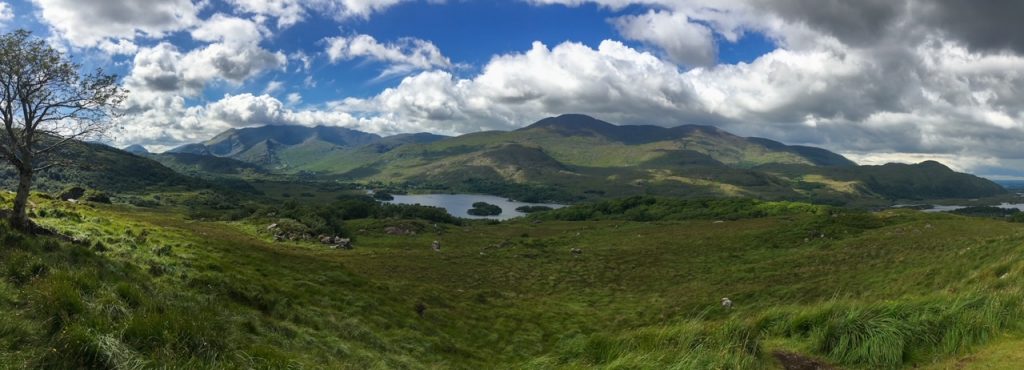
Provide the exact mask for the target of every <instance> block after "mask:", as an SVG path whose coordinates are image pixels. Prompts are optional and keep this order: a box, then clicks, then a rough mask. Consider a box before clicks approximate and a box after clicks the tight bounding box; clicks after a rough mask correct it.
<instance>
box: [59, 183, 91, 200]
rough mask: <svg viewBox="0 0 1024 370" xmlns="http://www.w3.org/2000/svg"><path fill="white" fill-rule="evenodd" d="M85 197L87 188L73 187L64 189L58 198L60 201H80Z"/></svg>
mask: <svg viewBox="0 0 1024 370" xmlns="http://www.w3.org/2000/svg"><path fill="white" fill-rule="evenodd" d="M84 195H85V188H82V187H80V186H72V187H70V188H67V189H64V191H62V192H61V193H60V195H58V196H57V197H58V198H60V200H71V199H80V198H82V196H84Z"/></svg>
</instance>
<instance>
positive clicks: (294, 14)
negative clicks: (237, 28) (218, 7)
mask: <svg viewBox="0 0 1024 370" xmlns="http://www.w3.org/2000/svg"><path fill="white" fill-rule="evenodd" d="M228 1H229V2H230V3H231V4H233V5H235V6H236V7H238V10H240V11H242V12H246V13H253V14H259V15H265V16H271V17H274V18H277V27H278V28H287V27H291V26H293V25H295V24H296V23H299V22H300V21H302V20H303V19H304V18H305V17H306V9H305V8H304V7H303V6H302V3H301V2H300V1H299V0H228Z"/></svg>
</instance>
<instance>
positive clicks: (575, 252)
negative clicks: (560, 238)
mask: <svg viewBox="0 0 1024 370" xmlns="http://www.w3.org/2000/svg"><path fill="white" fill-rule="evenodd" d="M569 253H572V256H573V257H579V256H582V255H583V250H582V249H579V248H573V249H570V250H569Z"/></svg>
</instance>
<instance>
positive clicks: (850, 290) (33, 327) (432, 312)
mask: <svg viewBox="0 0 1024 370" xmlns="http://www.w3.org/2000/svg"><path fill="white" fill-rule="evenodd" d="M33 200H34V202H35V204H36V205H37V208H36V210H35V211H34V212H35V214H36V215H37V218H36V219H37V221H38V222H40V223H41V224H44V225H47V226H49V227H51V228H53V229H56V230H59V231H60V232H61V233H63V234H65V235H67V236H68V239H74V240H80V241H82V242H79V243H70V242H66V241H63V240H62V239H58V238H55V237H33V236H25V235H21V234H19V233H16V232H13V231H11V230H8V229H6V228H2V227H0V244H2V247H0V257H2V258H0V272H2V273H3V275H2V276H0V315H2V316H3V317H4V318H5V320H3V321H0V334H2V335H0V363H3V364H7V365H11V366H13V367H15V368H39V367H47V368H80V367H86V368H149V367H171V368H331V369H334V368H465V369H470V368H755V369H756V368H766V369H775V368H781V367H780V366H781V365H780V362H779V358H783V359H784V360H786V361H796V360H799V361H818V362H821V363H828V364H834V365H841V366H843V367H848V368H910V367H915V366H942V365H944V364H956V365H957V366H960V365H961V364H962V365H964V366H967V367H968V368H969V367H970V365H971V362H970V361H968V362H962V361H961V360H962V359H963V358H965V357H967V356H969V355H971V354H972V353H977V354H978V355H977V356H1001V355H1000V354H1006V355H1007V356H1011V355H1016V353H1017V352H1018V350H1017V348H1019V347H1013V346H1009V347H1007V344H1006V343H1008V341H1009V343H1013V340H1014V339H1013V337H1012V336H1005V335H1014V334H1015V333H1016V334H1019V333H1020V331H1019V330H1020V329H1021V327H1020V323H1021V322H1022V321H1021V320H1022V318H1024V311H1022V310H1024V309H1022V308H1021V307H1024V306H1022V303H1024V292H1022V291H1021V288H1020V287H1021V284H1022V283H1024V260H1022V257H1020V256H1022V255H1024V254H1022V252H1024V250H1022V249H1021V248H1022V247H1021V246H1022V245H1024V225H1021V224H1014V223H1008V222H1002V221H995V220H990V219H981V218H967V217H961V216H955V215H943V214H923V213H918V212H914V211H887V212H881V213H859V212H851V211H845V210H839V209H832V208H829V207H823V206H810V205H801V204H790V203H764V202H757V201H749V200H718V201H711V203H699V202H697V203H694V202H696V201H673V200H660V199H647V198H639V199H636V200H632V201H630V200H622V201H609V202H606V203H597V204H593V205H586V206H580V207H574V208H571V209H567V210H562V211H556V212H553V213H549V214H544V213H540V214H537V215H536V216H533V218H531V219H521V220H515V221H510V222H505V223H500V224H490V223H486V222H479V223H464V224H462V225H455V224H446V223H436V224H435V223H434V222H425V221H420V220H415V219H403V218H381V219H349V220H347V221H345V225H344V226H345V229H346V230H349V231H350V232H351V236H352V237H353V238H354V244H355V249H354V250H334V249H329V248H326V247H325V246H323V245H320V244H319V243H318V242H314V241H308V242H303V241H284V242H275V241H274V238H273V237H272V235H271V234H269V233H268V232H267V231H266V230H267V223H268V222H269V221H268V220H267V219H265V218H253V219H251V220H250V221H245V220H243V221H233V222H209V221H198V220H188V219H185V218H184V217H183V216H182V214H181V213H179V212H178V211H176V210H175V209H173V208H155V209H153V208H149V209H143V208H135V207H130V206H123V205H113V206H110V205H97V204H89V203H85V204H70V203H63V202H53V201H49V200H46V199H43V198H35V199H33ZM267 206H268V207H270V208H273V207H283V206H279V205H267ZM580 210H585V211H588V212H580ZM280 212H284V210H283V209H282V210H279V211H277V212H276V213H277V214H281V213H280ZM695 212H696V213H695ZM566 214H574V215H575V216H572V217H568V216H565V215H566ZM278 217H280V216H278ZM569 219H578V220H581V221H566V220H569ZM651 220H657V221H651ZM389 227H392V228H394V227H399V228H402V229H406V230H415V231H417V232H416V233H415V234H412V235H408V234H406V235H395V234H391V233H388V232H386V230H387V228H389ZM434 240H438V241H440V243H441V245H442V248H441V251H440V252H435V251H432V250H431V247H430V245H431V243H432V241H434ZM572 248H578V249H580V250H581V252H582V253H581V254H579V255H574V254H573V253H570V249H572ZM723 296H726V297H729V298H730V299H732V300H733V301H734V302H735V306H734V308H733V309H732V310H726V309H723V308H721V307H720V306H719V305H718V302H719V299H720V298H722V297H723ZM975 351H979V352H975ZM993 354H995V355H993ZM979 358H980V359H982V360H984V359H985V358H986V357H979ZM794 359H795V360H794ZM982 360H979V361H982ZM996 360H997V359H993V361H991V362H989V363H997V361H996Z"/></svg>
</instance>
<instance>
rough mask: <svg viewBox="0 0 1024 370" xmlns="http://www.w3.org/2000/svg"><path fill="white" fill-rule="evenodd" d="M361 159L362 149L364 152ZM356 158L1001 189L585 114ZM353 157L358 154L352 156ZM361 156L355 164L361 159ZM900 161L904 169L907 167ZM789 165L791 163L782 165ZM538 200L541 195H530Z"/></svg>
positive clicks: (517, 181)
mask: <svg viewBox="0 0 1024 370" xmlns="http://www.w3.org/2000/svg"><path fill="white" fill-rule="evenodd" d="M356 158H358V159H356ZM356 158H352V159H350V160H349V161H347V162H345V165H344V166H339V167H337V168H335V169H333V170H336V172H335V171H332V168H331V167H330V166H329V165H328V164H329V162H326V161H325V162H321V163H320V164H319V165H318V167H317V168H316V170H318V171H323V172H327V173H332V172H334V173H339V172H340V173H342V174H343V177H344V178H348V179H352V180H362V181H378V182H407V183H412V184H418V186H428V187H430V186H432V187H435V188H437V189H442V190H453V191H476V192H491V193H497V194H500V195H506V196H513V197H522V194H523V193H530V191H529V190H526V189H528V188H530V187H535V188H557V189H560V191H558V192H556V193H557V194H553V193H551V192H549V191H539V192H534V193H535V194H546V195H554V196H556V197H557V198H556V200H572V199H579V198H584V197H592V196H593V195H599V196H609V195H615V196H617V195H633V194H659V195H672V196H687V197H701V196H723V195H724V196H755V197H764V198H771V199H811V200H819V201H828V202H839V203H845V202H849V201H854V200H858V199H864V198H869V199H878V200H884V199H918V198H974V197H983V196H992V195H998V194H1003V193H1004V192H1005V190H1004V189H1002V188H1001V187H999V186H998V185H996V184H994V183H992V182H991V181H988V180H985V179H981V178H978V177H975V176H971V175H968V174H960V173H956V172H953V171H951V170H949V169H948V168H946V167H945V166H941V165H938V166H934V165H914V166H901V165H890V166H882V167H880V168H878V167H873V166H857V165H856V164H855V163H854V162H852V161H850V160H848V159H846V158H845V157H843V156H841V155H839V154H835V153H832V152H830V151H827V150H824V149H820V148H813V147H805V146H790V145H785V144H782V143H779V142H776V141H772V140H768V139H762V138H744V137H739V136H736V135H732V134H730V133H727V132H724V131H722V130H719V129H716V128H713V127H708V126H693V125H687V126H679V127H674V128H662V127H656V126H616V125H612V124H610V123H607V122H603V121H599V120H596V119H594V118H591V117H587V116H582V115H564V116H559V117H552V118H547V119H544V120H541V121H539V122H537V123H535V124H533V125H530V126H528V127H525V128H523V129H519V130H516V131H512V132H500V131H492V132H480V133H473V134H468V135H463V136H459V137H453V138H448V139H443V140H438V141H434V142H432V143H426V144H417V145H405V146H401V147H398V148H396V149H394V150H392V151H389V152H386V153H382V154H381V155H380V156H379V157H377V158H373V156H362V157H356ZM353 159H355V160H353ZM358 161H363V162H364V164H363V165H361V166H358V167H353V165H352V164H353V162H358ZM899 168H908V169H910V170H908V171H903V170H900V169H899ZM782 169H784V170H782ZM531 199H533V200H540V199H537V198H535V197H534V198H531Z"/></svg>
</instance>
